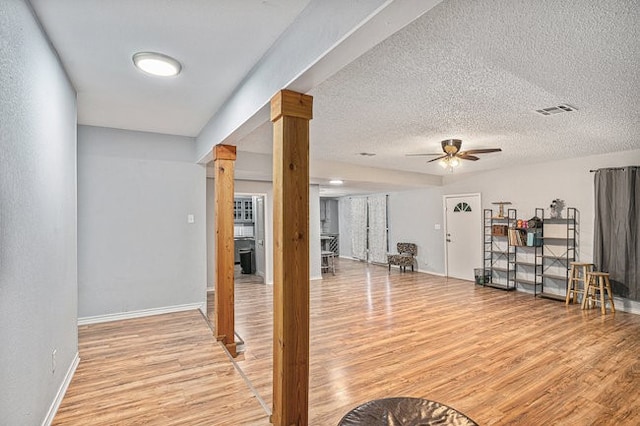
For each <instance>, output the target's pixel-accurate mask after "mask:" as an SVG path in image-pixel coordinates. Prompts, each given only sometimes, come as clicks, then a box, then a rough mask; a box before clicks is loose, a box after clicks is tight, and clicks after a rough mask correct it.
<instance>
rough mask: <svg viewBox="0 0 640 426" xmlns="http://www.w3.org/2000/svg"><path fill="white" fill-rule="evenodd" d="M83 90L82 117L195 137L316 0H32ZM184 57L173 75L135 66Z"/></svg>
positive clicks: (80, 91) (95, 122) (93, 121)
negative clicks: (138, 59)
mask: <svg viewBox="0 0 640 426" xmlns="http://www.w3.org/2000/svg"><path fill="white" fill-rule="evenodd" d="M31 3H32V4H33V7H34V9H35V11H36V13H37V15H38V17H39V18H40V20H41V21H42V23H43V27H44V28H45V31H46V32H47V34H48V35H49V37H50V39H51V41H52V43H53V45H54V46H55V47H56V49H57V51H58V53H59V54H60V57H61V59H62V62H63V63H64V66H65V68H66V70H67V72H68V74H69V76H70V78H71V80H72V82H73V85H74V86H75V88H76V90H77V91H78V122H79V123H80V124H89V125H96V126H105V127H115V128H122V129H131V130H142V131H150V132H158V133H168V134H178V135H186V136H196V135H198V133H199V132H200V130H201V129H202V127H203V126H204V124H205V123H206V122H207V121H208V120H209V119H210V118H211V116H212V115H213V114H214V112H215V111H216V110H217V109H218V108H219V107H220V106H221V105H222V104H223V102H224V101H225V100H226V99H227V98H228V97H229V95H230V94H231V93H232V91H233V90H234V88H235V87H236V86H237V85H238V84H239V83H240V81H241V80H242V79H243V78H244V76H245V75H246V74H247V73H248V71H249V70H250V69H251V68H252V67H253V66H254V65H255V64H256V62H258V60H259V59H260V58H261V57H262V56H263V55H264V53H265V52H266V51H267V49H269V47H271V45H272V44H273V42H274V41H275V40H276V39H277V38H278V37H279V36H280V34H281V33H282V32H283V31H284V30H285V29H286V28H287V27H288V26H289V25H290V24H291V22H292V21H293V20H294V19H295V17H296V16H297V15H298V14H299V13H300V12H301V11H302V10H303V9H304V7H305V6H306V5H307V4H308V3H309V0H242V1H237V0H180V1H176V0H109V1H101V0H31ZM138 51H156V52H161V53H165V54H167V55H170V56H173V57H175V58H176V59H178V60H179V61H180V62H181V63H182V65H183V70H182V73H181V74H180V75H179V76H178V77H175V78H171V79H159V78H156V77H149V76H147V75H145V74H143V73H141V72H139V71H138V70H136V69H135V68H134V67H133V63H132V60H131V57H132V55H133V54H134V53H136V52H138Z"/></svg>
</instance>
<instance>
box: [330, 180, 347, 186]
mask: <svg viewBox="0 0 640 426" xmlns="http://www.w3.org/2000/svg"><path fill="white" fill-rule="evenodd" d="M329 183H330V184H331V185H342V184H343V183H344V182H343V181H342V180H340V179H331V180H330V181H329Z"/></svg>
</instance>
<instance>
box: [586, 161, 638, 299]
mask: <svg viewBox="0 0 640 426" xmlns="http://www.w3.org/2000/svg"><path fill="white" fill-rule="evenodd" d="M639 170H640V167H638V166H633V167H622V168H611V169H600V170H597V171H596V172H595V178H594V184H595V223H594V238H593V245H594V247H593V260H594V263H595V264H596V267H597V268H598V269H599V270H601V271H603V272H608V273H609V278H610V280H611V286H612V287H613V293H614V294H617V295H619V296H622V297H626V298H628V299H632V300H640V276H639V272H640V271H639V268H640V267H639V266H638V265H640V240H639V239H638V237H639V236H640V235H638V234H640V222H639V219H640V202H639V201H638V200H640V173H639Z"/></svg>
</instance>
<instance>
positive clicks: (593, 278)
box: [582, 272, 616, 315]
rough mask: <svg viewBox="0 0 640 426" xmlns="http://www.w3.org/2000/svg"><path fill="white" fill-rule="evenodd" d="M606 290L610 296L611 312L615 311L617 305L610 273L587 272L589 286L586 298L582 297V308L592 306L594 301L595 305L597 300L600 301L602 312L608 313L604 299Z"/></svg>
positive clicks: (585, 294)
mask: <svg viewBox="0 0 640 426" xmlns="http://www.w3.org/2000/svg"><path fill="white" fill-rule="evenodd" d="M605 291H606V292H607V296H608V297H609V303H610V304H611V312H612V313H613V312H615V311H616V307H615V305H614V304H613V293H612V291H611V282H610V281H609V273H608V272H589V273H588V274H587V287H586V290H585V293H584V299H582V309H586V308H587V305H588V307H589V308H590V307H591V304H592V303H593V305H594V306H595V304H596V303H597V302H600V310H601V311H602V314H603V315H605V314H606V313H607V309H606V302H605V300H604V292H605ZM596 293H598V294H596ZM598 295H599V296H600V300H598V297H597V296H598Z"/></svg>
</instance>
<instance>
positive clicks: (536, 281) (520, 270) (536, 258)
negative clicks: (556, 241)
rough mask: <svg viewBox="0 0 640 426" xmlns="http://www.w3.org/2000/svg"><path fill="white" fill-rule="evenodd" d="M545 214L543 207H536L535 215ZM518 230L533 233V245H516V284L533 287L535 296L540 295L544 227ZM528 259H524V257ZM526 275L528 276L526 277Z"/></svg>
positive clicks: (514, 266) (517, 229) (514, 267)
mask: <svg viewBox="0 0 640 426" xmlns="http://www.w3.org/2000/svg"><path fill="white" fill-rule="evenodd" d="M543 215H544V210H543V209H538V208H537V209H536V210H535V216H537V217H541V216H543ZM515 230H516V232H523V233H526V234H527V236H528V234H529V233H533V234H534V236H533V245H526V244H525V245H515V260H514V265H513V269H514V271H515V273H514V275H515V278H514V281H515V283H516V285H521V286H527V287H533V296H534V297H536V296H537V295H538V288H540V289H542V229H538V228H528V227H526V228H518V227H516V228H515ZM523 258H524V259H526V260H522V259H523ZM525 277H526V278H525Z"/></svg>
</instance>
